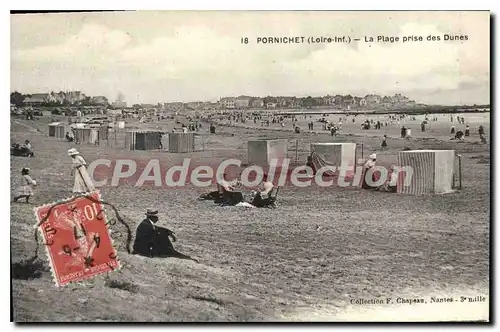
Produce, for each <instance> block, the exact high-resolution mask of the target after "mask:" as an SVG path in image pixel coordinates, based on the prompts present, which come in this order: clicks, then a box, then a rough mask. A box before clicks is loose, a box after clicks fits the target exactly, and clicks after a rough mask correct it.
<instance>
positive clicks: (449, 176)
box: [397, 150, 455, 195]
mask: <svg viewBox="0 0 500 332" xmlns="http://www.w3.org/2000/svg"><path fill="white" fill-rule="evenodd" d="M398 166H399V167H400V171H399V173H398V182H397V192H398V193H400V194H410V195H428V194H445V193H450V192H453V174H454V171H455V150H410V151H401V152H399V153H398ZM405 168H408V169H410V168H411V170H409V171H405ZM407 176H409V178H408V179H406V177H407Z"/></svg>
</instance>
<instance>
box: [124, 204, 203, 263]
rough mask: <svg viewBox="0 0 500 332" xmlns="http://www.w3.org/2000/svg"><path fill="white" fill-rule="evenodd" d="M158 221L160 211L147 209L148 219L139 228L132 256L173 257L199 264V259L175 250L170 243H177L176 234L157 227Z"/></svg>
mask: <svg viewBox="0 0 500 332" xmlns="http://www.w3.org/2000/svg"><path fill="white" fill-rule="evenodd" d="M158 219H159V218H158V210H153V209H147V211H146V219H144V220H143V221H142V222H141V223H140V224H139V227H137V231H136V235H135V241H134V248H133V252H132V254H134V255H139V256H144V257H149V258H153V257H159V258H167V257H173V258H179V259H188V260H192V261H194V262H196V263H199V261H198V260H197V259H194V258H192V257H190V256H188V255H184V254H182V253H180V252H178V251H177V250H175V248H174V246H173V245H172V242H170V238H172V241H173V242H175V241H177V238H176V237H175V233H174V232H172V231H171V230H169V229H168V228H164V227H159V226H156V223H157V222H158Z"/></svg>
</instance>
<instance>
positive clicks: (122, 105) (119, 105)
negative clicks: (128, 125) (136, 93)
mask: <svg viewBox="0 0 500 332" xmlns="http://www.w3.org/2000/svg"><path fill="white" fill-rule="evenodd" d="M111 105H112V106H113V107H114V108H127V102H125V101H114V102H113V103H112V104H111Z"/></svg>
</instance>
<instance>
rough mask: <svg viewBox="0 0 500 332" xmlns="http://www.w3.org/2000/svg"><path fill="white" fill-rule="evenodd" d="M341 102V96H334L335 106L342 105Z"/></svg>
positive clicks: (342, 99)
mask: <svg viewBox="0 0 500 332" xmlns="http://www.w3.org/2000/svg"><path fill="white" fill-rule="evenodd" d="M343 101H344V97H342V96H341V95H335V97H334V103H335V105H342V103H343Z"/></svg>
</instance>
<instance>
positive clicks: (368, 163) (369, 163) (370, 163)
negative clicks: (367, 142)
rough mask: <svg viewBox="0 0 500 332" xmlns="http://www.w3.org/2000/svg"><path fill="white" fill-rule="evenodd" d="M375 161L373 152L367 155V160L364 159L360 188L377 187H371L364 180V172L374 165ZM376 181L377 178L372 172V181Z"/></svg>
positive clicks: (375, 156) (375, 157)
mask: <svg viewBox="0 0 500 332" xmlns="http://www.w3.org/2000/svg"><path fill="white" fill-rule="evenodd" d="M376 162H377V155H376V154H375V153H374V154H371V155H370V156H369V157H368V160H367V161H366V163H365V165H364V167H363V168H364V169H363V183H362V185H361V188H363V189H375V188H377V187H372V186H371V185H370V184H369V183H368V181H366V173H367V172H368V170H370V169H371V168H373V167H375V165H376ZM376 181H377V178H376V176H375V173H373V174H372V182H376Z"/></svg>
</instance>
